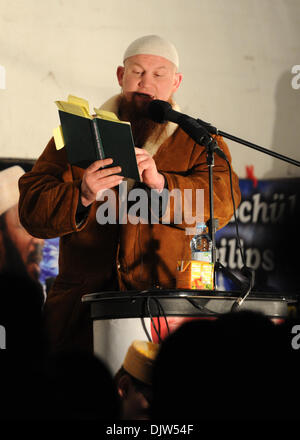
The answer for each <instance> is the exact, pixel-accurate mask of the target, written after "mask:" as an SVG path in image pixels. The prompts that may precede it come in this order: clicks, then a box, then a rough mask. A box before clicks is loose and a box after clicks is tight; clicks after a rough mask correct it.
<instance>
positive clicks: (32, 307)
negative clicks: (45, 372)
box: [0, 274, 47, 418]
mask: <svg viewBox="0 0 300 440" xmlns="http://www.w3.org/2000/svg"><path fill="white" fill-rule="evenodd" d="M43 303H44V292H43V288H42V286H41V285H40V284H38V283H36V282H35V281H34V280H33V279H32V278H29V277H28V276H25V277H19V276H17V275H16V274H15V275H12V274H6V275H3V274H2V275H0V325H1V326H2V328H3V329H5V341H4V342H5V346H4V347H3V349H1V350H0V357H1V358H0V374H1V378H2V381H1V405H2V408H1V416H0V417H2V418H6V417H9V418H10V417H20V415H21V414H23V413H25V412H26V410H27V408H28V406H29V402H30V397H32V396H33V395H34V389H35V386H36V384H37V383H38V378H39V377H40V375H41V369H42V363H43V358H44V355H45V352H46V349H47V344H46V339H45V337H44V332H43V325H42V307H43ZM40 385H41V384H40V383H39V386H40ZM24 399H25V401H24ZM21 402H22V403H21Z"/></svg>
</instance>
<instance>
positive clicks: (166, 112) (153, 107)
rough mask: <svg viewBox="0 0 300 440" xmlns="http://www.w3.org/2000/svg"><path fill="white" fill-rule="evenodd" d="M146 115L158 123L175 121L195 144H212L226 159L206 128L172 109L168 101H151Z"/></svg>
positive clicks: (206, 145) (195, 120) (207, 145)
mask: <svg viewBox="0 0 300 440" xmlns="http://www.w3.org/2000/svg"><path fill="white" fill-rule="evenodd" d="M148 115H149V117H150V119H152V121H154V122H158V123H159V124H163V123H164V122H166V121H171V122H175V123H176V124H178V125H179V127H181V128H182V130H183V131H185V132H186V133H187V134H188V135H189V136H190V137H191V138H192V139H193V140H194V141H195V142H196V143H197V144H199V145H203V146H204V147H209V146H211V145H213V151H215V152H216V153H217V154H218V155H219V156H220V157H222V158H223V159H225V160H227V157H226V155H225V153H224V152H223V150H221V148H220V147H218V144H217V142H216V141H215V140H214V139H213V138H212V137H211V135H210V134H209V133H208V131H207V129H206V128H204V127H203V126H202V125H201V124H200V123H199V122H198V121H197V119H194V118H192V117H191V116H188V115H185V114H184V113H180V112H177V111H176V110H173V108H172V106H171V104H170V103H169V102H167V101H161V100H160V99H155V100H153V101H151V102H150V104H149V106H148Z"/></svg>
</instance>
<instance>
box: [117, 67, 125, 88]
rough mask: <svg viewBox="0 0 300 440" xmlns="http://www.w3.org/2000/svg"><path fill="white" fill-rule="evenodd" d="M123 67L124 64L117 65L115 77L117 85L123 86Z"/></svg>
mask: <svg viewBox="0 0 300 440" xmlns="http://www.w3.org/2000/svg"><path fill="white" fill-rule="evenodd" d="M124 71H125V67H124V66H118V68H117V78H118V82H119V85H120V86H121V87H122V86H123V76H124Z"/></svg>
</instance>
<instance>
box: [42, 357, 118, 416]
mask: <svg viewBox="0 0 300 440" xmlns="http://www.w3.org/2000/svg"><path fill="white" fill-rule="evenodd" d="M44 372H45V373H44V383H43V390H42V393H41V395H40V396H39V397H40V402H43V404H42V412H41V411H40V412H39V417H40V418H42V419H46V420H102V421H105V420H107V421H110V420H118V419H120V400H119V397H118V393H117V388H116V385H115V383H114V379H113V376H112V374H111V373H110V371H109V370H108V368H107V367H106V365H105V364H104V362H103V361H102V360H101V359H100V358H98V357H96V356H95V355H93V354H92V353H90V352H85V351H70V352H60V353H58V352H57V353H55V354H52V355H51V356H49V357H48V358H47V359H46V361H45V369H44Z"/></svg>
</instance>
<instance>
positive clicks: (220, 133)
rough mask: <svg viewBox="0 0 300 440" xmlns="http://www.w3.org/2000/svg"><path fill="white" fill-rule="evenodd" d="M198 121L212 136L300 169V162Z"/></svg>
mask: <svg viewBox="0 0 300 440" xmlns="http://www.w3.org/2000/svg"><path fill="white" fill-rule="evenodd" d="M197 121H198V122H199V124H200V125H201V126H202V127H203V128H205V129H206V130H207V131H208V132H209V133H210V134H215V135H218V136H222V137H224V138H226V139H230V140H231V141H234V142H237V143H239V144H242V145H245V146H246V147H249V148H252V149H254V150H257V151H260V152H261V153H265V154H268V155H269V156H273V157H276V159H279V160H283V161H285V162H288V163H291V164H292V165H296V166H297V167H300V162H299V161H297V160H295V159H292V158H290V157H288V156H284V155H283V154H279V153H276V151H272V150H268V149H267V148H264V147H261V146H259V145H256V144H253V143H252V142H249V141H246V140H245V139H241V138H238V137H237V136H233V135H232V134H229V133H225V131H221V130H218V129H217V128H216V127H214V126H212V125H211V124H210V123H209V122H204V121H202V120H201V119H197Z"/></svg>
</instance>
